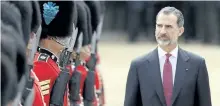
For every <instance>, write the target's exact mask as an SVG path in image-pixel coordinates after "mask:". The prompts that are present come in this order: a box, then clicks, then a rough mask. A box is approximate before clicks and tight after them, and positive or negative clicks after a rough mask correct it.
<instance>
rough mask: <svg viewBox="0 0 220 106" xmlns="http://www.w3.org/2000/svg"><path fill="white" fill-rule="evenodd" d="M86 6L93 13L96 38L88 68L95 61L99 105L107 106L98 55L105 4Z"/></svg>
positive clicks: (92, 21) (95, 2) (90, 2)
mask: <svg viewBox="0 0 220 106" xmlns="http://www.w3.org/2000/svg"><path fill="white" fill-rule="evenodd" d="M86 4H87V5H88V7H89V9H90V11H91V25H92V33H93V36H94V35H95V36H96V37H95V38H94V40H95V41H94V43H92V44H91V48H90V49H91V51H92V54H94V55H91V57H89V58H88V59H86V63H87V66H89V65H88V63H89V60H90V61H91V59H92V60H94V63H93V64H94V65H95V68H94V72H95V89H96V95H97V103H98V104H99V105H104V104H105V95H104V84H103V78H102V75H101V73H100V69H99V68H98V66H99V65H100V55H99V54H98V41H99V38H100V35H101V32H102V24H103V18H104V10H105V8H104V4H102V2H100V1H86ZM92 49H93V50H92Z"/></svg>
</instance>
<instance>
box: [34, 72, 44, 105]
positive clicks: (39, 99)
mask: <svg viewBox="0 0 220 106" xmlns="http://www.w3.org/2000/svg"><path fill="white" fill-rule="evenodd" d="M31 77H32V78H34V92H35V94H34V101H33V104H32V106H46V104H45V102H44V98H43V95H42V93H41V88H40V84H39V80H38V78H37V76H36V75H35V73H34V72H33V71H31Z"/></svg>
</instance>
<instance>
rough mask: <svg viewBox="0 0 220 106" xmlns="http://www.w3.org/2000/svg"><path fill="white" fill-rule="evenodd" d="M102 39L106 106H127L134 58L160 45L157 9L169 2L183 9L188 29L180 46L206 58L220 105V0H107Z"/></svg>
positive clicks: (215, 100)
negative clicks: (126, 90)
mask: <svg viewBox="0 0 220 106" xmlns="http://www.w3.org/2000/svg"><path fill="white" fill-rule="evenodd" d="M104 3H105V5H106V10H105V19H104V24H103V32H102V35H101V40H100V43H99V52H100V56H101V65H100V68H101V73H102V75H103V78H104V87H105V91H106V106H123V102H124V96H125V85H126V80H127V74H128V69H129V67H130V62H131V60H132V59H134V58H136V57H138V56H140V55H143V54H146V53H148V52H149V51H151V50H152V49H154V48H155V47H156V45H157V44H156V40H155V37H154V31H155V19H156V14H157V12H158V11H159V10H160V9H161V8H163V7H165V6H174V7H176V8H177V9H179V10H180V11H182V13H183V15H184V19H185V24H184V27H185V32H184V34H183V35H182V36H181V37H180V39H179V42H180V47H182V48H184V49H186V50H189V51H191V52H193V53H196V54H198V55H200V56H202V57H204V58H205V59H206V63H207V67H208V72H209V78H210V86H211V93H212V95H211V96H212V103H213V106H220V86H219V85H218V84H219V81H220V66H219V65H220V62H219V60H220V1H212V2H211V1H184V2H183V1H162V2H161V1H105V2H104Z"/></svg>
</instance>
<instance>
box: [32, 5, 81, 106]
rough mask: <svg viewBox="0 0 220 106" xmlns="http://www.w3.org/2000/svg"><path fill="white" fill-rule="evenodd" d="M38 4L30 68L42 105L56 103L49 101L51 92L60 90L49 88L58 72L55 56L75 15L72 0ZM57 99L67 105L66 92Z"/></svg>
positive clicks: (58, 53) (72, 23) (71, 29)
mask: <svg viewBox="0 0 220 106" xmlns="http://www.w3.org/2000/svg"><path fill="white" fill-rule="evenodd" d="M39 5H40V11H41V14H42V15H41V19H42V24H41V25H42V33H41V38H40V43H39V48H38V52H37V53H36V55H35V61H34V67H33V70H34V72H35V74H36V76H37V77H38V79H39V84H40V86H41V91H42V95H43V96H44V101H45V103H46V106H49V105H50V106H51V105H52V106H53V105H56V104H51V101H53V100H51V95H52V94H53V93H57V94H58V93H60V92H52V90H53V89H54V88H53V87H54V84H55V83H57V81H58V80H57V78H58V76H59V74H60V73H61V69H60V67H59V64H58V63H59V56H60V53H61V52H62V51H63V50H64V48H65V47H67V45H68V44H67V43H68V41H69V39H70V37H71V35H72V32H73V29H74V19H75V18H76V17H77V16H76V13H75V12H76V9H75V8H74V7H75V3H74V2H73V1H40V2H39ZM64 88H66V87H64ZM62 97H64V98H62ZM57 98H58V97H57ZM61 100H63V101H61V102H60V101H59V102H58V101H57V102H58V103H57V104H59V105H63V106H67V105H68V97H67V92H65V93H64V94H63V95H61Z"/></svg>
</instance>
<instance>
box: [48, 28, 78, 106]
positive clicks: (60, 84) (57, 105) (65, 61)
mask: <svg viewBox="0 0 220 106" xmlns="http://www.w3.org/2000/svg"><path fill="white" fill-rule="evenodd" d="M77 33H78V28H75V25H73V34H72V37H71V38H70V39H69V41H68V42H69V45H67V47H66V48H65V49H64V50H63V51H62V53H61V54H60V58H59V59H60V61H59V67H60V70H61V72H60V73H59V76H58V77H57V79H56V80H55V83H54V85H53V88H52V91H51V95H50V106H63V98H64V94H65V91H66V86H67V83H68V81H69V74H70V73H69V70H68V69H67V65H69V60H70V57H71V54H72V52H73V47H74V45H75V41H76V36H77Z"/></svg>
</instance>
